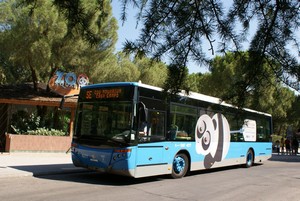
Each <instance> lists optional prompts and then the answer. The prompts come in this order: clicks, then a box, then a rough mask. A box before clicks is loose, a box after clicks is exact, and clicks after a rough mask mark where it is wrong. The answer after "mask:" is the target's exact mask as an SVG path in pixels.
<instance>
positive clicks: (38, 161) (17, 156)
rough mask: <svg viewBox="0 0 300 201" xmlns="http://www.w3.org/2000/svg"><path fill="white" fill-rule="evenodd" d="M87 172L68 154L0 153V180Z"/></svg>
mask: <svg viewBox="0 0 300 201" xmlns="http://www.w3.org/2000/svg"><path fill="white" fill-rule="evenodd" d="M270 160H271V161H281V162H300V155H297V156H295V155H292V156H291V155H281V154H280V155H278V154H273V155H272V157H271V158H270ZM83 171H87V170H86V169H83V168H78V167H75V166H74V165H73V163H72V160H71V154H70V153H68V154H66V153H22V152H20V153H0V178H4V177H20V176H40V175H47V174H63V173H74V172H83Z"/></svg>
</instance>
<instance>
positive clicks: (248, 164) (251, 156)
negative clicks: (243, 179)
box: [245, 149, 254, 168]
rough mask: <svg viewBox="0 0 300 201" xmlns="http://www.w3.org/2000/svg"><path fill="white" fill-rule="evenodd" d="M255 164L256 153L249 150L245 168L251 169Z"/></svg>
mask: <svg viewBox="0 0 300 201" xmlns="http://www.w3.org/2000/svg"><path fill="white" fill-rule="evenodd" d="M253 163H254V153H253V151H252V150H251V149H249V150H248V152H247V155H246V164H245V167H246V168H249V167H251V166H252V165H253Z"/></svg>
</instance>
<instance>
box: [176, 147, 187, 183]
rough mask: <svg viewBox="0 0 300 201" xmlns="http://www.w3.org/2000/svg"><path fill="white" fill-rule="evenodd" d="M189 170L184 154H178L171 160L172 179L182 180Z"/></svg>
mask: <svg viewBox="0 0 300 201" xmlns="http://www.w3.org/2000/svg"><path fill="white" fill-rule="evenodd" d="M188 168H189V159H188V157H187V156H186V154H184V153H179V154H177V155H176V156H175V158H174V160H173V168H172V177H173V178H174V179H178V178H182V177H184V176H185V175H186V173H187V171H188Z"/></svg>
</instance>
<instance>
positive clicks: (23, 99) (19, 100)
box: [0, 83, 77, 152]
mask: <svg viewBox="0 0 300 201" xmlns="http://www.w3.org/2000/svg"><path fill="white" fill-rule="evenodd" d="M61 99H62V96H61V95H58V94H56V93H54V92H51V91H49V90H47V85H46V84H39V85H38V88H37V90H35V89H34V87H33V84H32V83H26V84H19V85H0V152H1V151H4V150H5V138H6V137H5V136H6V133H7V132H8V130H9V128H10V118H11V115H12V108H16V107H17V108H22V107H25V106H46V107H57V108H58V107H59V105H60V102H61ZM76 105H77V97H72V98H67V99H65V103H64V108H65V109H67V110H69V111H70V112H71V118H70V122H69V128H68V129H69V131H68V133H69V134H70V136H72V135H73V133H72V131H73V122H74V118H75V111H76Z"/></svg>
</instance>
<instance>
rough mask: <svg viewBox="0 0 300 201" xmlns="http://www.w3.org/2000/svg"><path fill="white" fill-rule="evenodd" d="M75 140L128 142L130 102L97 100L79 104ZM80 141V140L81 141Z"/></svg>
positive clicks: (91, 143)
mask: <svg viewBox="0 0 300 201" xmlns="http://www.w3.org/2000/svg"><path fill="white" fill-rule="evenodd" d="M78 108H79V111H78V118H77V123H76V125H77V127H76V131H75V136H74V137H76V138H77V140H84V144H90V145H103V144H105V143H107V142H111V141H112V142H116V143H128V142H129V141H130V133H132V126H131V122H132V103H131V102H129V101H118V102H115V101H97V102H88V103H86V102H82V103H80V104H79V107H78ZM81 142H82V141H81Z"/></svg>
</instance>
